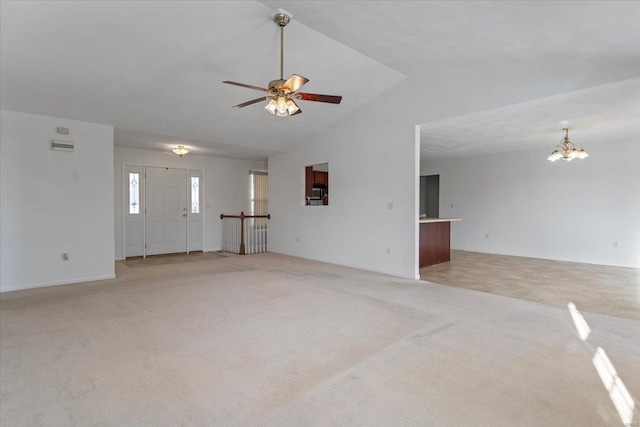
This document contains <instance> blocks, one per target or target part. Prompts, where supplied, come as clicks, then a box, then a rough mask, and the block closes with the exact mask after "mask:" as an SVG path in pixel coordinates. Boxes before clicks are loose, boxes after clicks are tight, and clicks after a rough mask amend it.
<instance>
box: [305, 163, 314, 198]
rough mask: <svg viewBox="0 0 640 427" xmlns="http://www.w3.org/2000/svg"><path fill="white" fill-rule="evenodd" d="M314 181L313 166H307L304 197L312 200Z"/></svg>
mask: <svg viewBox="0 0 640 427" xmlns="http://www.w3.org/2000/svg"><path fill="white" fill-rule="evenodd" d="M313 181H314V171H313V166H307V167H306V168H305V170H304V196H305V197H306V198H310V197H311V196H312V195H313Z"/></svg>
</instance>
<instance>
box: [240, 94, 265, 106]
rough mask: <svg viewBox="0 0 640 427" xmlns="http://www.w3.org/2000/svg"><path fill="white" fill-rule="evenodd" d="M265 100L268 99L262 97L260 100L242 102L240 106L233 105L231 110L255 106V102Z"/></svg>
mask: <svg viewBox="0 0 640 427" xmlns="http://www.w3.org/2000/svg"><path fill="white" fill-rule="evenodd" d="M267 99H268V98H267V97H266V96H263V97H261V98H256V99H252V100H251V101H247V102H243V103H242V104H238V105H234V106H233V107H232V108H242V107H246V106H247V105H251V104H255V103H256V102H260V101H266V100H267Z"/></svg>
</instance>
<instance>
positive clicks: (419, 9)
mask: <svg viewBox="0 0 640 427" xmlns="http://www.w3.org/2000/svg"><path fill="white" fill-rule="evenodd" d="M0 7H1V12H2V13H1V14H0V15H1V16H0V19H1V22H0V31H1V34H0V47H1V52H0V89H1V99H0V100H1V106H2V108H5V109H9V110H16V111H25V112H30V113H36V114H46V115H52V116H57V117H68V118H73V119H77V120H86V121H91V122H97V123H105V124H110V125H113V126H114V127H115V128H116V144H118V145H128V146H135V147H141V148H151V149H165V148H166V146H168V145H170V144H172V143H178V142H181V143H185V145H190V148H191V149H192V150H193V151H194V152H200V153H202V154H211V155H218V156H224V157H241V158H263V157H264V156H266V155H268V154H269V153H273V152H278V151H286V150H288V149H290V148H291V147H292V146H294V145H295V144H297V143H299V142H301V141H304V140H305V138H306V137H307V136H308V135H309V134H311V133H315V132H320V131H322V130H323V129H327V128H328V127H330V126H332V125H334V124H335V123H336V122H337V121H338V120H340V119H342V118H343V117H344V116H346V115H348V114H349V113H351V112H353V111H355V110H356V109H358V108H359V107H360V106H362V105H364V104H365V103H367V102H368V101H370V100H372V99H374V98H375V97H377V96H379V95H381V94H383V93H385V92H386V91H388V90H393V87H394V86H395V85H396V84H398V83H399V82H401V81H403V80H405V79H409V80H410V81H411V84H412V87H415V89H416V98H419V99H422V100H423V101H422V102H424V103H425V105H427V106H428V108H427V110H429V111H432V112H433V114H432V116H433V117H436V116H438V115H440V117H447V116H451V115H460V114H462V113H465V112H470V111H477V110H479V109H482V108H487V107H486V106H481V107H480V108H476V107H475V104H474V102H473V101H474V100H473V97H470V96H469V91H468V90H467V89H465V88H468V87H472V86H473V85H475V86H477V87H484V88H493V87H496V88H498V87H499V90H500V91H501V92H502V93H509V91H514V92H515V91H518V90H519V89H520V88H521V87H522V86H523V85H524V86H526V87H527V88H528V91H527V93H529V94H531V96H529V97H528V98H524V99H536V98H543V97H549V96H551V95H557V94H568V93H570V92H572V91H576V90H581V89H585V88H589V87H595V86H599V85H603V84H606V83H611V82H616V81H621V80H625V79H631V78H634V77H638V76H639V75H640V55H639V54H638V46H639V45H640V32H639V31H638V30H637V22H640V2H616V1H586V2H578V1H572V2H569V1H559V2H557V1H549V2H535V1H533V2H522V1H472V2H465V1H457V2H451V1H429V2H426V1H425V2H421V1H370V2H363V1H264V2H256V1H210V2H207V1H127V2H120V1H117V2H108V1H83V2H73V1H64V2H63V1H15V2H14V1H6V0H5V1H2V2H0ZM276 8H283V9H285V10H287V11H289V12H291V13H293V15H294V17H293V21H292V23H291V24H289V25H288V26H287V28H286V30H285V77H286V76H288V75H290V74H291V73H297V74H300V75H303V76H305V77H307V78H309V79H310V82H309V83H308V84H307V85H306V86H305V87H304V90H305V91H308V92H315V93H325V94H335V95H343V96H344V98H343V103H342V104H341V105H339V106H336V105H327V104H320V103H312V102H301V103H300V106H301V108H302V110H303V111H304V113H303V114H301V115H298V116H296V117H293V118H288V119H281V118H277V117H273V116H271V115H269V114H268V113H266V112H265V111H264V109H263V108H262V105H261V104H256V105H253V106H249V107H246V108H244V109H240V110H239V109H232V108H231V106H232V105H235V104H238V103H241V102H244V101H247V100H250V99H254V98H257V97H259V95H260V92H257V91H252V90H249V89H244V88H240V87H234V86H229V85H224V84H222V83H221V82H222V80H235V81H240V82H245V83H249V84H253V85H257V86H264V85H266V84H267V83H268V81H270V80H272V79H274V78H276V77H278V73H279V58H278V54H279V52H278V51H279V45H278V43H279V36H278V29H277V27H276V26H275V24H274V23H273V22H272V21H271V19H270V15H271V11H272V10H273V9H276ZM442 88H454V89H455V90H451V92H450V93H447V94H446V96H447V97H448V98H449V99H448V101H449V102H453V103H454V104H455V105H456V106H459V108H457V109H456V111H451V112H447V113H442V112H441V108H440V103H441V101H442V100H441V99H439V98H437V97H433V96H431V94H433V93H437V92H438V91H442ZM447 90H448V89H447ZM554 99H555V100H562V99H564V98H562V97H560V98H554ZM512 102H513V101H512ZM503 104H504V102H502V103H500V101H499V99H498V98H496V103H495V106H500V105H503ZM409 107H410V109H409V111H407V114H410V115H412V117H413V115H415V112H414V111H411V110H412V108H413V107H414V106H412V105H410V106H409ZM510 108H513V107H509V108H507V109H508V110H509V109H510ZM546 108H550V109H551V110H553V108H554V107H553V106H549V105H547V107H546ZM621 108H622V107H621ZM581 109H582V110H584V111H587V112H588V111H589V108H587V106H583V107H581ZM557 110H558V111H557V112H558V114H560V113H563V111H565V110H562V107H561V106H558V107H557ZM553 111H555V110H553ZM488 114H491V113H488ZM540 114H541V113H539V114H538V115H536V117H538V119H535V120H537V121H536V122H535V123H531V126H529V127H530V128H536V129H539V128H540V125H541V121H540V120H541V119H540ZM594 114H595V113H594ZM560 115H562V114H560ZM587 116H588V114H587V113H585V117H587ZM465 117H466V116H465ZM554 117H555V116H554ZM600 117H601V116H600ZM428 119H429V117H416V120H415V122H416V123H420V122H426V121H428ZM562 119H563V120H570V121H571V122H574V121H575V120H574V119H573V118H572V117H568V116H563V117H562ZM495 120H496V121H495V122H492V121H490V120H485V123H486V124H487V126H493V128H492V129H493V130H491V129H487V130H486V132H487V133H491V132H493V134H500V133H501V132H503V131H504V129H503V128H504V127H505V121H504V120H500V119H499V118H495ZM553 120H555V118H553ZM461 123H463V122H461ZM545 124H546V123H545ZM461 126H464V125H463V124H461ZM553 126H554V125H553V124H551V125H548V126H547V127H545V129H547V128H549V129H550V130H549V132H555V131H556V130H555V129H552V130H551V127H553ZM555 127H557V125H556V126H555ZM575 127H576V128H578V126H577V124H576V126H575ZM497 128H500V129H497ZM426 129H427V128H426V127H425V130H426ZM577 130H578V129H576V131H577ZM439 138H440V140H442V138H444V137H443V136H442V135H440V136H439ZM558 139H559V138H558ZM459 142H460V141H458V142H454V143H455V144H457V143H459ZM467 143H468V144H470V145H473V144H474V141H467ZM438 144H439V145H440V148H441V149H442V153H441V154H443V155H446V152H447V150H449V149H450V148H451V146H450V145H447V144H442V143H438ZM434 147H435V145H434ZM494 148H498V147H497V146H496V147H494ZM431 154H432V155H437V154H436V153H433V152H432V153H431Z"/></svg>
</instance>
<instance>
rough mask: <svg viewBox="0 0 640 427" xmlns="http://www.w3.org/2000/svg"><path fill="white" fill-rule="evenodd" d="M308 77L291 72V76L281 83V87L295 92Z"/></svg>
mask: <svg viewBox="0 0 640 427" xmlns="http://www.w3.org/2000/svg"><path fill="white" fill-rule="evenodd" d="M308 81H309V79H307V78H305V77H302V76H299V75H297V74H291V77H289V79H288V80H287V81H286V82H284V83H283V85H282V87H283V88H286V89H289V90H290V91H291V92H295V91H297V90H298V89H300V88H301V87H302V86H303V85H304V84H305V83H307V82H308Z"/></svg>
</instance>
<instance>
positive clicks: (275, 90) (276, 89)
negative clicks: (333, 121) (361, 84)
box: [222, 10, 342, 117]
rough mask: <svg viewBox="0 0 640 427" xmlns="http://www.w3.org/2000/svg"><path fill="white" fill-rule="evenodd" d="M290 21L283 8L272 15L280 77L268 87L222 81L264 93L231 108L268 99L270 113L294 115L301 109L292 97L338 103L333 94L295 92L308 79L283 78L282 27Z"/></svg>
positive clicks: (338, 100)
mask: <svg viewBox="0 0 640 427" xmlns="http://www.w3.org/2000/svg"><path fill="white" fill-rule="evenodd" d="M290 21H291V15H290V14H288V13H286V12H285V11H283V10H278V11H277V12H276V13H274V15H273V22H275V23H276V25H278V27H280V78H279V79H277V80H272V81H270V82H269V85H268V88H263V87H259V86H253V85H247V84H244V83H238V82H232V81H228V80H225V81H223V82H222V83H227V84H230V85H235V86H241V87H246V88H249V89H255V90H259V91H262V92H264V93H266V95H265V96H262V97H260V98H256V99H252V100H251V101H247V102H243V103H242V104H238V105H234V106H233V108H243V107H246V106H248V105H252V104H256V103H258V102H260V101H266V100H269V103H268V104H267V105H266V106H265V107H264V108H265V109H266V110H267V111H268V112H270V113H271V114H275V115H276V116H280V117H286V116H295V115H296V114H300V113H302V110H301V109H300V107H298V105H297V104H296V103H295V101H294V99H296V100H302V101H315V102H327V103H330V104H340V101H342V97H341V96H335V95H319V94H316V93H304V92H297V90H298V89H300V88H301V87H302V86H303V85H304V84H305V83H307V82H308V81H309V79H307V78H304V77H302V76H299V75H297V74H292V75H291V77H289V78H288V79H287V80H284V77H283V69H284V47H283V46H284V27H285V26H286V25H287V24H288V23H289V22H290Z"/></svg>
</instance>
